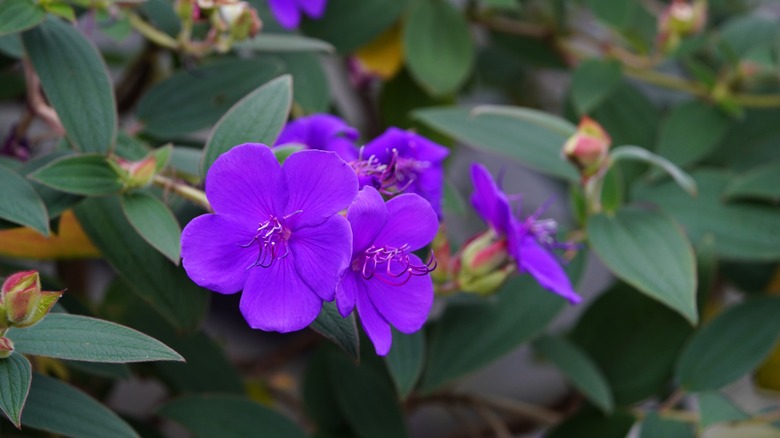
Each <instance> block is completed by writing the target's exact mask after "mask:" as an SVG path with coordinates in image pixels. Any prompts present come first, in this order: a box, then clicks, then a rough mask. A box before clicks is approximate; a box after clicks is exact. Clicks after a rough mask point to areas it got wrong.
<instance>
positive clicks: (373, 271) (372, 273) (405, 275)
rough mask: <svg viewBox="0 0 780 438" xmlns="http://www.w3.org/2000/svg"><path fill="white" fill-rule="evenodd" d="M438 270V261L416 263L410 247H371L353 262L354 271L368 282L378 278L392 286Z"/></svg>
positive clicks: (432, 259)
mask: <svg viewBox="0 0 780 438" xmlns="http://www.w3.org/2000/svg"><path fill="white" fill-rule="evenodd" d="M434 269H436V259H435V258H434V257H433V256H431V259H430V261H428V263H416V262H415V261H414V260H412V258H411V257H410V256H409V245H408V244H403V245H401V246H400V247H392V246H381V247H377V246H376V245H371V246H370V247H369V248H368V249H367V250H365V251H363V253H362V254H361V255H359V256H358V257H356V258H355V260H353V262H352V270H353V271H356V272H360V275H362V276H363V278H365V279H366V280H371V279H372V278H376V279H378V280H380V281H382V282H384V283H386V284H389V285H391V286H401V285H403V284H406V282H408V281H409V280H410V279H411V278H412V277H413V276H421V275H427V274H428V273H429V272H431V271H433V270H434Z"/></svg>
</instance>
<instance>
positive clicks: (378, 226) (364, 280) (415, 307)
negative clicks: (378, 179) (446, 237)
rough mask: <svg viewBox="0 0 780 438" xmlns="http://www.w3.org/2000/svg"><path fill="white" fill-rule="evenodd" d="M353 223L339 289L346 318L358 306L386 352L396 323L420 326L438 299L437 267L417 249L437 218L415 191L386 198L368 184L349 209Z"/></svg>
mask: <svg viewBox="0 0 780 438" xmlns="http://www.w3.org/2000/svg"><path fill="white" fill-rule="evenodd" d="M347 220H349V223H350V225H351V227H352V234H353V240H352V261H351V263H350V267H349V268H348V269H347V270H346V272H345V273H344V277H343V278H342V279H341V282H340V283H339V287H338V290H337V292H336V304H337V306H338V309H339V312H340V313H341V315H342V316H344V317H346V316H348V315H349V314H350V313H352V310H353V309H354V308H355V306H356V305H357V311H358V314H359V315H360V321H361V323H362V325H363V328H364V329H365V331H366V334H367V335H368V337H369V339H371V342H373V343H374V348H375V349H376V352H377V354H379V355H382V356H384V355H386V354H387V352H388V351H389V350H390V344H391V343H392V331H391V329H390V326H391V325H392V326H394V327H395V328H396V329H398V330H399V331H401V332H402V333H413V332H415V331H417V330H419V329H420V328H421V327H422V325H423V324H424V323H425V320H426V318H427V317H428V312H429V311H430V309H431V304H432V303H433V282H432V280H431V276H430V275H429V272H430V271H431V270H432V269H433V268H434V266H431V265H430V264H426V263H424V262H423V261H422V260H421V259H420V258H419V257H417V256H416V255H414V254H412V251H416V250H418V249H421V248H423V247H424V246H426V245H428V244H429V243H431V241H432V240H433V238H434V237H435V236H436V231H437V229H438V225H439V224H438V219H437V217H436V213H435V212H434V211H433V209H432V208H431V205H430V204H429V203H428V202H427V201H426V200H424V199H423V198H421V197H420V196H418V195H415V194H403V195H399V196H396V197H394V198H393V199H391V200H389V201H387V203H385V202H384V200H383V199H382V196H381V195H380V194H379V192H377V191H376V190H375V189H374V188H372V187H364V188H363V189H362V190H361V191H360V193H359V194H358V196H357V199H356V200H355V202H354V203H353V204H352V206H350V207H349V209H348V210H347Z"/></svg>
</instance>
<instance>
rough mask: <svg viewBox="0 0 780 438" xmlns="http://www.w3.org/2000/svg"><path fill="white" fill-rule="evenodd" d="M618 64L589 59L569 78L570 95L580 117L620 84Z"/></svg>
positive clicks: (620, 76) (597, 104) (620, 77)
mask: <svg viewBox="0 0 780 438" xmlns="http://www.w3.org/2000/svg"><path fill="white" fill-rule="evenodd" d="M621 79H622V74H621V71H620V63H618V62H617V61H612V60H610V61H601V60H598V59H589V60H587V61H585V62H583V63H582V64H580V66H579V67H577V69H576V70H574V74H573V75H572V78H571V95H572V101H573V102H574V106H575V107H576V108H577V112H579V114H580V115H584V114H588V113H589V112H590V111H591V110H592V109H594V108H596V107H597V106H599V105H600V104H601V103H602V102H603V101H604V100H605V99H607V98H608V97H609V96H610V94H612V93H613V92H614V91H615V90H617V88H618V86H619V85H620V83H621Z"/></svg>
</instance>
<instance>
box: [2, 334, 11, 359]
mask: <svg viewBox="0 0 780 438" xmlns="http://www.w3.org/2000/svg"><path fill="white" fill-rule="evenodd" d="M13 352H14V343H13V342H11V340H10V339H8V338H4V337H2V336H0V359H5V358H6V357H8V356H10V355H11V354H12V353H13Z"/></svg>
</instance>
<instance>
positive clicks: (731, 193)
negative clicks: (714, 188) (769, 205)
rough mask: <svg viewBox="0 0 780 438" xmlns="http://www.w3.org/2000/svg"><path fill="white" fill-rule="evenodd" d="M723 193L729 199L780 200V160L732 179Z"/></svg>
mask: <svg viewBox="0 0 780 438" xmlns="http://www.w3.org/2000/svg"><path fill="white" fill-rule="evenodd" d="M723 194H724V195H726V196H727V197H728V198H729V199H758V200H763V201H769V202H777V201H780V162H778V161H775V162H773V163H768V164H765V165H763V166H760V167H757V168H754V169H752V170H750V171H748V172H745V173H744V174H742V175H740V176H738V177H736V178H734V179H732V180H731V182H729V184H728V186H726V190H725V192H724V193H723Z"/></svg>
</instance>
